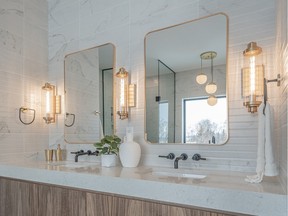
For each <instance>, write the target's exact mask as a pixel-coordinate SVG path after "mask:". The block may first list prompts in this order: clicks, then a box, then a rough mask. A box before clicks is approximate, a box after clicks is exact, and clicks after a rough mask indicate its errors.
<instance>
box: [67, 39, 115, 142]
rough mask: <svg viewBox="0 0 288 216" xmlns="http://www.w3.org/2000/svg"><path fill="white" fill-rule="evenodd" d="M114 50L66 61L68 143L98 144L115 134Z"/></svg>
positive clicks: (72, 56)
mask: <svg viewBox="0 0 288 216" xmlns="http://www.w3.org/2000/svg"><path fill="white" fill-rule="evenodd" d="M114 52H115V49H114V46H113V45H112V44H105V45H102V46H98V47H94V48H91V49H87V50H82V51H79V52H76V53H72V54H69V55H67V56H66V57H65V61H64V65H65V80H64V84H65V109H66V117H65V129H64V138H65V140H66V142H67V143H77V144H80V143H87V144H88V143H95V142H97V141H99V140H100V139H101V138H102V137H103V135H104V134H105V135H112V134H114V116H113V68H114Z"/></svg>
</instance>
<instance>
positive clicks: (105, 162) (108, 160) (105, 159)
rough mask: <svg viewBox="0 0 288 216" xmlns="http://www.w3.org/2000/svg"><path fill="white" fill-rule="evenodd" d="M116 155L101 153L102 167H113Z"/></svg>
mask: <svg viewBox="0 0 288 216" xmlns="http://www.w3.org/2000/svg"><path fill="white" fill-rule="evenodd" d="M116 162H117V155H115V154H110V155H101V166H103V167H113V166H116Z"/></svg>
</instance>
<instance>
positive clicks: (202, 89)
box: [145, 14, 228, 144]
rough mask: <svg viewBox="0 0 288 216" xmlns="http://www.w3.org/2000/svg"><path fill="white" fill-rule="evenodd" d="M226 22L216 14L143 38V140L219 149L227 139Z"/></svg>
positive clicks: (225, 19)
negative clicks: (144, 97) (218, 146)
mask: <svg viewBox="0 0 288 216" xmlns="http://www.w3.org/2000/svg"><path fill="white" fill-rule="evenodd" d="M226 56H227V17H226V16H225V15H224V14H216V15H213V16H209V17H205V18H203V19H198V20H195V21H190V22H186V23H183V24H179V25H176V26H172V27H168V28H165V29H160V30H156V31H153V32H151V33H148V34H147V35H146V37H145V69H146V74H145V81H146V89H145V90H146V134H145V136H146V139H147V141H148V142H151V143H187V144H223V143H225V142H226V141H227V139H228V107H227V92H226V80H227V79H226V76H227V73H226V65H227V63H226V59H227V58H226Z"/></svg>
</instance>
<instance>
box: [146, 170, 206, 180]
mask: <svg viewBox="0 0 288 216" xmlns="http://www.w3.org/2000/svg"><path fill="white" fill-rule="evenodd" d="M151 174H152V175H154V176H164V177H177V178H191V179H204V178H206V177H207V175H203V174H197V173H194V172H193V171H191V170H186V169H185V170H175V169H153V170H152V171H151Z"/></svg>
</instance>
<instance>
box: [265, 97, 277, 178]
mask: <svg viewBox="0 0 288 216" xmlns="http://www.w3.org/2000/svg"><path fill="white" fill-rule="evenodd" d="M262 113H263V112H262ZM273 122H274V116H273V108H272V107H271V106H270V104H269V103H268V102H266V109H265V167H264V175H265V176H277V175H278V170H277V165H276V163H275V159H274V151H273V142H274V141H273V140H274V139H273V138H274V137H273V129H274V128H273Z"/></svg>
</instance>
